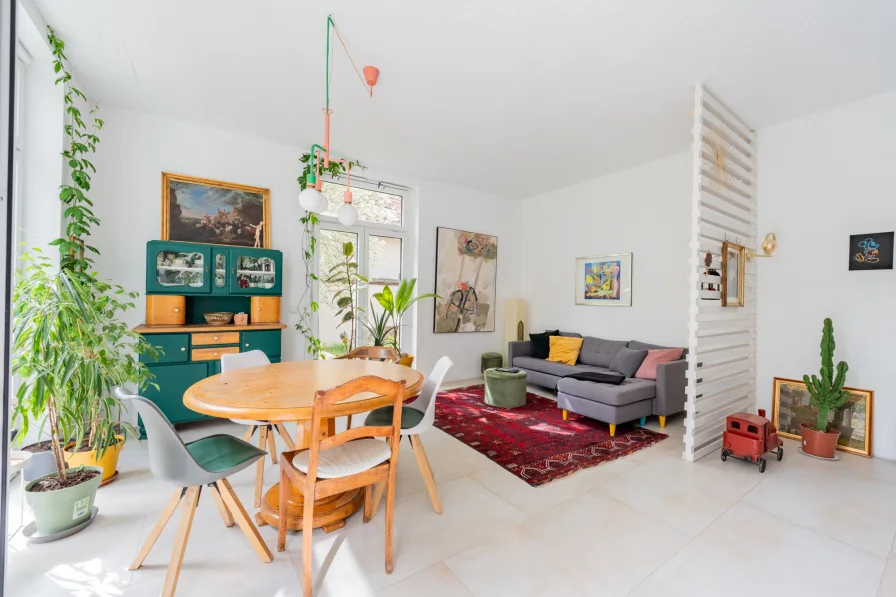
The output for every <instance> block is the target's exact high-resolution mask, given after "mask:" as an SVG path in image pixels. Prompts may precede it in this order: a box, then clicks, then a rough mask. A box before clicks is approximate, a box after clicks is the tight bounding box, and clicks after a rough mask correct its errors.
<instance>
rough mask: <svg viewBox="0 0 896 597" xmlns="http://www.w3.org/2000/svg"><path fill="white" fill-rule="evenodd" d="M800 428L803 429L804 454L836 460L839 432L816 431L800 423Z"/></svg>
mask: <svg viewBox="0 0 896 597" xmlns="http://www.w3.org/2000/svg"><path fill="white" fill-rule="evenodd" d="M800 427H802V428H803V452H805V453H806V454H809V455H811V456H816V457H818V458H828V459H830V460H833V459H834V456H836V453H837V440H838V439H840V432H839V431H816V430H814V429H812V428H811V427H806V425H805V423H800Z"/></svg>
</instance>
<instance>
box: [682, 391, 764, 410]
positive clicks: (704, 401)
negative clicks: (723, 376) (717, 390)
mask: <svg viewBox="0 0 896 597" xmlns="http://www.w3.org/2000/svg"><path fill="white" fill-rule="evenodd" d="M753 394H754V393H753V392H751V391H750V386H748V385H742V386H737V387H736V388H731V389H730V390H726V391H725V392H722V393H721V394H714V395H712V396H704V397H700V398H697V399H696V400H695V406H694V412H695V414H696V415H697V416H699V415H700V414H702V413H708V412H714V411H716V410H719V409H720V408H725V407H726V406H728V405H730V404H733V403H735V402H740V401H742V400H744V399H745V398H749V397H750V396H751V395H753Z"/></svg>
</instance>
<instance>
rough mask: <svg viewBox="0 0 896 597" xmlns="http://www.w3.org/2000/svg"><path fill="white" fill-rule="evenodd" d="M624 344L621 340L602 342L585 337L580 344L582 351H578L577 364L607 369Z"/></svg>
mask: <svg viewBox="0 0 896 597" xmlns="http://www.w3.org/2000/svg"><path fill="white" fill-rule="evenodd" d="M625 344H626V343H625V341H623V340H602V339H601V338H592V337H590V336H586V337H585V341H584V342H582V350H580V351H579V362H580V363H582V364H584V365H594V366H596V367H609V366H610V363H612V362H613V357H615V356H616V353H617V352H619V349H620V348H623V347H624V346H625Z"/></svg>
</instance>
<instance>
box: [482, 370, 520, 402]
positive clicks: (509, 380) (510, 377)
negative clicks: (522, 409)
mask: <svg viewBox="0 0 896 597" xmlns="http://www.w3.org/2000/svg"><path fill="white" fill-rule="evenodd" d="M485 403H486V404H489V405H491V406H500V407H501V408H516V407H518V406H525V404H526V372H525V371H517V372H516V373H513V372H510V371H499V370H498V369H486V370H485Z"/></svg>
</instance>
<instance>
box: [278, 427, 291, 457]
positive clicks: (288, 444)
mask: <svg viewBox="0 0 896 597" xmlns="http://www.w3.org/2000/svg"><path fill="white" fill-rule="evenodd" d="M276 428H277V433H279V434H280V437H282V438H283V443H285V444H286V448H287V450H289V451H290V452H292V451H293V450H295V449H296V444H295V443H294V442H293V441H292V438H291V437H289V432H287V431H286V427H284V426H283V423H277V424H276Z"/></svg>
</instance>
